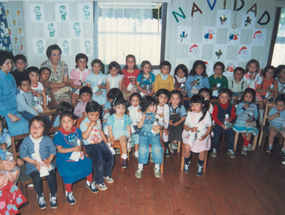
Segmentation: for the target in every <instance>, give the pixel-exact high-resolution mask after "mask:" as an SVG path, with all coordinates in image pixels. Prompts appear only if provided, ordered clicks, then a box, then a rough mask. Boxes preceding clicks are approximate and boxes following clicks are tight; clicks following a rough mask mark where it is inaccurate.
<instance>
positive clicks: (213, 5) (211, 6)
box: [207, 0, 217, 10]
mask: <svg viewBox="0 0 285 215" xmlns="http://www.w3.org/2000/svg"><path fill="white" fill-rule="evenodd" d="M207 2H208V5H209V7H210V9H211V10H214V7H215V5H216V2H217V0H214V2H213V4H212V5H211V3H210V0H207Z"/></svg>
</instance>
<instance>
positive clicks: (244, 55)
mask: <svg viewBox="0 0 285 215" xmlns="http://www.w3.org/2000/svg"><path fill="white" fill-rule="evenodd" d="M237 59H238V61H249V60H250V59H251V46H250V45H240V46H239V48H238V57H237Z"/></svg>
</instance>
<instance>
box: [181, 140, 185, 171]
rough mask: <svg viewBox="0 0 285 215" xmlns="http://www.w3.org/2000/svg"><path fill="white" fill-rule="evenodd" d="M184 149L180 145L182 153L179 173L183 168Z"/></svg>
mask: <svg viewBox="0 0 285 215" xmlns="http://www.w3.org/2000/svg"><path fill="white" fill-rule="evenodd" d="M184 148H185V146H184V145H183V143H182V153H181V168H180V169H181V172H183V166H184V150H185V149H184Z"/></svg>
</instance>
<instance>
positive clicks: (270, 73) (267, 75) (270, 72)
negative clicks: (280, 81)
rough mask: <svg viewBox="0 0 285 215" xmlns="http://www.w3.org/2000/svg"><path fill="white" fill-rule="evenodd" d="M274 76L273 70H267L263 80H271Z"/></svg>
mask: <svg viewBox="0 0 285 215" xmlns="http://www.w3.org/2000/svg"><path fill="white" fill-rule="evenodd" d="M273 76H274V70H273V69H268V70H267V72H266V73H265V78H267V79H271V78H273Z"/></svg>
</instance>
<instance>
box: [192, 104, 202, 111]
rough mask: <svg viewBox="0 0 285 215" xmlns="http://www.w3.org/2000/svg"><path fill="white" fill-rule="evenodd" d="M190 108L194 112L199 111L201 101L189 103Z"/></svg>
mask: <svg viewBox="0 0 285 215" xmlns="http://www.w3.org/2000/svg"><path fill="white" fill-rule="evenodd" d="M191 109H192V111H193V112H195V113H201V111H202V104H201V103H191Z"/></svg>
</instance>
